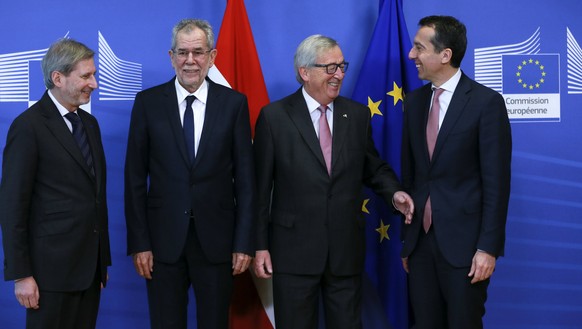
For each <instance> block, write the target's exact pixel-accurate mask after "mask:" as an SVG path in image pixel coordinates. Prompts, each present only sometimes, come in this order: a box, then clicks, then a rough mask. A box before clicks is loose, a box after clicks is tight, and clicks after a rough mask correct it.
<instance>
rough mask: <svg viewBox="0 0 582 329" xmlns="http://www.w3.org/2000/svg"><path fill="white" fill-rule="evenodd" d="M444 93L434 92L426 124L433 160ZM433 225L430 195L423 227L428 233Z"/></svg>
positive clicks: (429, 151)
mask: <svg viewBox="0 0 582 329" xmlns="http://www.w3.org/2000/svg"><path fill="white" fill-rule="evenodd" d="M443 91H445V90H444V89H441V88H436V89H435V90H434V98H433V100H432V106H431V110H430V113H429V114H428V122H427V123H426V144H427V146H428V156H429V158H430V159H431V160H432V154H433V152H434V146H435V144H436V140H437V136H438V134H439V113H440V111H441V106H440V104H439V97H440V95H441V94H442V93H443ZM431 224H432V207H431V204H430V195H429V196H428V199H427V200H426V205H425V206H424V214H423V216H422V227H423V228H424V231H425V232H428V230H429V229H430V225H431Z"/></svg>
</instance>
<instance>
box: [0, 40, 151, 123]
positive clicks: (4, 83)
mask: <svg viewBox="0 0 582 329" xmlns="http://www.w3.org/2000/svg"><path fill="white" fill-rule="evenodd" d="M68 35H69V33H67V34H66V35H65V38H66V37H68ZM98 44H99V46H98V51H97V54H96V56H95V60H96V64H97V78H98V81H97V83H98V84H99V88H98V89H97V92H98V94H97V95H98V99H99V101H125V100H133V99H134V97H135V94H137V93H138V92H139V91H141V89H142V65H141V64H140V63H135V62H130V61H126V60H123V59H120V58H119V57H117V56H116V55H115V53H114V51H113V49H111V47H110V46H109V44H108V43H107V40H106V39H105V37H104V36H103V35H102V34H101V32H100V31H99V32H98ZM47 51H48V48H44V49H38V50H29V51H23V52H16V53H9V54H0V102H27V107H28V106H31V105H32V104H34V103H35V102H37V101H38V99H35V98H38V97H40V96H41V95H42V94H43V93H44V90H45V89H46V88H45V86H44V83H43V76H42V71H41V66H40V62H41V60H42V58H43V57H44V55H45V54H46V52H47ZM94 95H95V94H94ZM93 97H95V96H93ZM83 109H85V110H86V111H89V112H91V103H89V104H87V105H84V106H83Z"/></svg>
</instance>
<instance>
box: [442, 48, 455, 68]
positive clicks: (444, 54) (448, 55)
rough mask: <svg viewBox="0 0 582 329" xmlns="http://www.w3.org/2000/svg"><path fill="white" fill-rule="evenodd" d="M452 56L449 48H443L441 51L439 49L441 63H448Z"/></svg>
mask: <svg viewBox="0 0 582 329" xmlns="http://www.w3.org/2000/svg"><path fill="white" fill-rule="evenodd" d="M452 58H453V51H452V50H451V48H445V49H443V51H441V63H442V64H448V63H450V62H451V59H452Z"/></svg>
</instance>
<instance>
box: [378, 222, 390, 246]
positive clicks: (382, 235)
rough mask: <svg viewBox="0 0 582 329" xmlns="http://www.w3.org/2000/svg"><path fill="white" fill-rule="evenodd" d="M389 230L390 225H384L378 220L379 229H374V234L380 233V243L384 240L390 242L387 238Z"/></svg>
mask: <svg viewBox="0 0 582 329" xmlns="http://www.w3.org/2000/svg"><path fill="white" fill-rule="evenodd" d="M389 228H390V224H388V225H384V221H382V220H380V227H378V228H377V229H376V232H378V233H380V243H382V240H384V239H387V240H390V237H389V236H388V229H389Z"/></svg>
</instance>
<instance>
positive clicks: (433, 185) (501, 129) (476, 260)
mask: <svg viewBox="0 0 582 329" xmlns="http://www.w3.org/2000/svg"><path fill="white" fill-rule="evenodd" d="M466 48H467V36H466V28H465V25H463V24H462V23H461V22H459V21H458V20H457V19H456V18H454V17H450V16H428V17H425V18H423V19H421V20H420V22H419V29H418V32H417V33H416V36H415V38H414V45H413V47H412V49H411V50H410V53H409V57H410V59H411V60H413V61H414V62H415V63H416V67H417V68H418V77H419V78H420V79H422V80H428V81H430V83H429V84H426V85H425V86H423V87H421V88H419V89H417V90H415V91H413V92H411V93H409V94H408V95H407V96H406V97H405V99H404V109H405V113H404V127H403V137H402V183H403V185H404V187H405V189H406V191H408V192H409V193H410V194H411V195H412V197H413V199H414V203H415V204H416V205H417V209H418V212H417V213H416V214H415V217H414V219H413V220H412V224H411V225H407V226H404V228H403V239H404V246H403V249H402V257H403V265H404V268H405V270H406V271H407V272H408V273H409V287H410V301H411V304H412V310H413V313H414V319H415V328H417V329H428V328H434V329H439V328H449V329H467V328H473V329H477V328H482V327H483V323H482V317H483V315H484V314H485V301H486V299H487V286H488V285H489V278H490V277H491V275H492V274H493V270H494V269H495V261H496V258H497V257H499V256H502V255H503V249H504V245H505V223H506V218H507V208H508V203H509V185H510V176H511V175H510V173H511V128H510V125H509V120H508V117H507V110H506V108H505V103H504V100H503V97H502V96H501V95H500V94H499V93H497V92H495V91H493V90H491V89H489V88H487V87H485V86H482V85H480V84H478V83H477V82H475V81H473V80H471V79H470V78H469V77H467V76H466V75H465V74H464V73H463V72H462V71H461V70H460V68H459V66H460V65H461V61H462V59H463V56H464V55H465V50H466Z"/></svg>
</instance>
